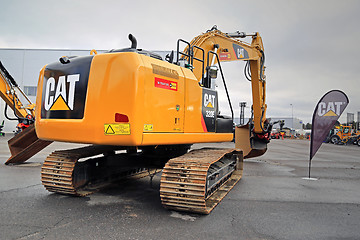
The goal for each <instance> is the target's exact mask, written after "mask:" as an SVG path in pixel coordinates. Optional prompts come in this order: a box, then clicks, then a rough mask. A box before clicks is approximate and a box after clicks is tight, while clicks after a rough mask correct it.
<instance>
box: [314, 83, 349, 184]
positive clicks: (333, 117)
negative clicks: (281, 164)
mask: <svg viewBox="0 0 360 240" xmlns="http://www.w3.org/2000/svg"><path fill="white" fill-rule="evenodd" d="M348 104H349V99H348V97H347V96H346V94H345V93H343V92H342V91H340V90H332V91H329V92H328V93H326V94H325V95H324V96H323V97H322V98H321V99H320V101H319V102H318V104H317V105H316V107H315V110H314V113H313V117H312V128H311V137H310V140H311V142H310V160H309V179H310V170H311V159H312V158H313V157H314V155H315V153H316V152H317V151H318V150H319V148H320V146H321V144H322V143H323V141H324V140H325V138H326V137H327V135H328V134H329V131H330V130H331V128H333V127H334V125H335V123H336V121H337V120H338V119H339V117H340V115H341V114H342V113H343V112H344V110H345V108H346V106H347V105H348Z"/></svg>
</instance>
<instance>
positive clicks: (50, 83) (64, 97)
mask: <svg viewBox="0 0 360 240" xmlns="http://www.w3.org/2000/svg"><path fill="white" fill-rule="evenodd" d="M65 79H66V80H65ZM79 80H80V74H73V75H69V76H66V78H65V76H60V77H59V80H58V81H57V83H56V82H55V79H54V78H53V77H50V78H49V79H48V80H47V82H46V88H45V106H44V108H45V110H47V111H54V110H73V109H74V95H75V84H76V83H77V82H79ZM66 83H68V87H66ZM67 88H68V89H67Z"/></svg>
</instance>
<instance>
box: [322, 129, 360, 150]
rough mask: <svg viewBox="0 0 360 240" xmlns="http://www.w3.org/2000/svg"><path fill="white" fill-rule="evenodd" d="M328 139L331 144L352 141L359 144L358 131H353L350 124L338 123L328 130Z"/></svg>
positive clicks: (359, 136) (359, 135)
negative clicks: (338, 124)
mask: <svg viewBox="0 0 360 240" xmlns="http://www.w3.org/2000/svg"><path fill="white" fill-rule="evenodd" d="M329 135H330V136H329V137H328V139H329V141H330V142H331V143H333V144H349V143H354V144H358V145H359V146H360V144H359V143H358V142H359V139H360V133H359V132H353V130H352V126H346V125H340V126H338V127H336V128H334V129H332V130H331V131H330V134H329Z"/></svg>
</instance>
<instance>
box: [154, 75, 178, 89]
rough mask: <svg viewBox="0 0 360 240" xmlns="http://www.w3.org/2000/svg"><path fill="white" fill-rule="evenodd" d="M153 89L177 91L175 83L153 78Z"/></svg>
mask: <svg viewBox="0 0 360 240" xmlns="http://www.w3.org/2000/svg"><path fill="white" fill-rule="evenodd" d="M155 87H158V88H163V89H168V90H173V91H177V82H173V81H169V80H165V79H162V78H155Z"/></svg>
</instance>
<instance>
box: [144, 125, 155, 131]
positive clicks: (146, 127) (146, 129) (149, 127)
mask: <svg viewBox="0 0 360 240" xmlns="http://www.w3.org/2000/svg"><path fill="white" fill-rule="evenodd" d="M153 129H154V127H153V125H152V124H144V132H150V131H152V130H153Z"/></svg>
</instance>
